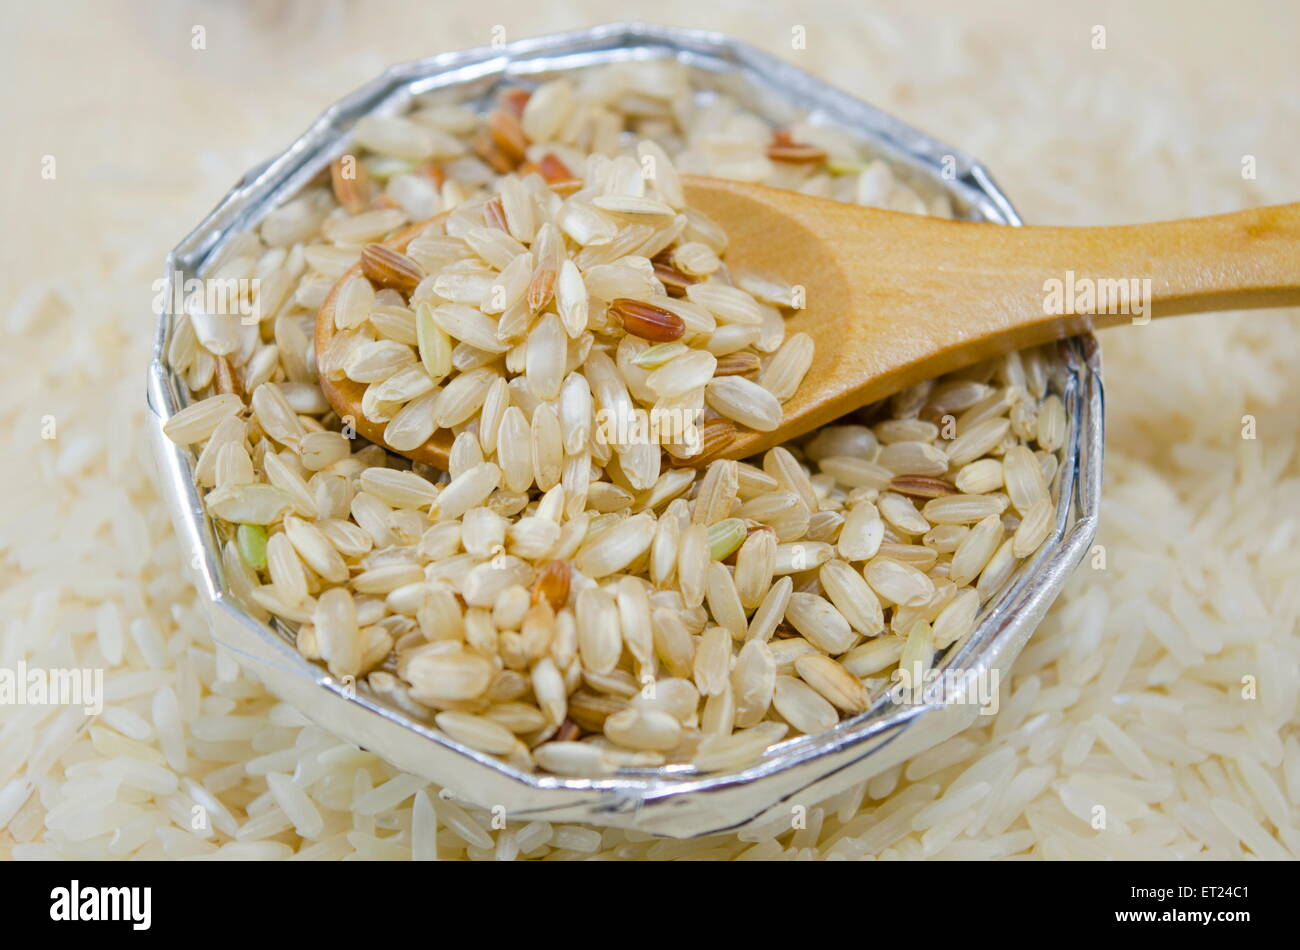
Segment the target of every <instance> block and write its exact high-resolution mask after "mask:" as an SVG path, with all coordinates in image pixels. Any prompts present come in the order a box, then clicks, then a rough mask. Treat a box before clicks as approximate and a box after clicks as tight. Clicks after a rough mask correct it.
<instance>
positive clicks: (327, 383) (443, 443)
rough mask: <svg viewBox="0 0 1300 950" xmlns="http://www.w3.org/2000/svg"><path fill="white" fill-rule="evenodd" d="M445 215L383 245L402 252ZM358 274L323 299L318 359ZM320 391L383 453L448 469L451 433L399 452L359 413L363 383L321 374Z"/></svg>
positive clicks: (357, 267)
mask: <svg viewBox="0 0 1300 950" xmlns="http://www.w3.org/2000/svg"><path fill="white" fill-rule="evenodd" d="M444 217H446V215H445V214H440V215H435V216H434V217H432V218H429V219H427V220H424V221H417V222H416V223H415V224H411V225H407V226H406V227H405V228H402V230H400V231H398V232H397V233H396V234H393V235H392V236H390V237H389V238H388V240H386V241H384V244H386V245H387V246H388V247H391V248H392V249H393V250H395V251H405V250H406V245H408V244H409V243H411V241H412V240H413V239H414V238H416V237H419V236H420V234H422V233H423V232H424V230H425V228H427V227H429V225H431V224H434V223H436V222H438V221H441V220H442V219H443V218H444ZM360 274H361V264H360V263H359V262H358V263H356V264H353V265H352V266H351V267H350V268H348V269H347V270H346V271H345V272H344V273H343V275H342V276H341V277H339V279H338V280H336V281H335V282H334V286H333V287H331V288H330V292H329V294H328V295H326V297H325V302H324V303H322V304H321V306H320V310H319V311H318V312H317V314H316V356H317V359H319V358H320V356H321V354H323V353H326V352H328V351H329V346H330V343H332V342H333V340H334V334H335V332H336V328H335V326H334V306H335V303H336V300H337V298H338V295H339V292H340V291H341V290H342V289H343V286H344V285H345V284H346V283H347V282H348V281H349V280H351V279H352V278H353V277H357V276H359V275H360ZM320 387H321V391H322V392H324V393H325V398H326V399H328V400H329V403H330V405H331V406H333V407H334V411H335V412H336V413H337V414H338V416H339V418H340V419H343V420H344V421H345V422H350V423H351V424H352V426H353V428H355V429H356V430H357V432H359V433H360V434H361V435H363V436H365V437H366V438H367V439H369V440H370V441H371V442H373V443H375V444H376V445H382V446H383V447H384V448H385V449H387V450H388V451H390V452H393V453H395V454H397V455H405V456H406V457H407V458H410V459H414V460H415V461H417V462H426V463H428V464H429V465H433V466H435V467H436V468H440V469H443V470H444V471H445V470H446V468H447V463H448V453H449V452H450V451H451V443H452V439H453V436H452V432H451V430H450V429H438V430H437V431H435V432H434V433H433V435H432V436H430V437H429V440H428V441H427V442H425V443H424V444H423V445H421V446H419V447H418V448H416V449H412V450H411V451H410V452H398V451H397V450H396V449H394V448H393V447H392V446H390V445H389V444H388V443H387V442H385V441H384V428H385V423H382V422H371V421H370V420H369V419H367V418H366V417H365V415H364V413H362V411H361V397H362V396H364V395H365V393H366V386H365V384H364V383H358V382H355V381H353V380H351V379H348V378H347V377H346V376H345V377H341V378H339V379H329V378H328V377H326V375H325V374H324V373H322V374H321V376H320Z"/></svg>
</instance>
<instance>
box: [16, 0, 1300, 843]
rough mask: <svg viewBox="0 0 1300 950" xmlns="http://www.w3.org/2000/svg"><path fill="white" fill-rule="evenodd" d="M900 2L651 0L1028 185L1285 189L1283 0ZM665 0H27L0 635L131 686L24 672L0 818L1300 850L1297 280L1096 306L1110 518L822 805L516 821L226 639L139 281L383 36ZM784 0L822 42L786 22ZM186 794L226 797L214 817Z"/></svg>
mask: <svg viewBox="0 0 1300 950" xmlns="http://www.w3.org/2000/svg"><path fill="white" fill-rule="evenodd" d="M897 6H898V5H895V4H884V3H860V4H855V5H853V6H851V7H850V6H848V5H845V4H841V3H812V2H803V3H793V2H790V3H787V2H772V3H768V4H765V5H764V8H763V15H762V16H761V17H756V16H754V15H753V7H752V4H741V3H736V2H721V3H715V4H712V5H709V6H708V8H707V11H708V12H707V16H702V15H701V12H700V11H701V10H703V9H704V8H702V7H701V6H700V5H699V4H697V3H690V2H674V0H664V2H662V3H659V4H656V5H655V6H654V10H653V12H654V14H655V16H656V18H657V19H658V20H659V22H663V23H669V24H673V25H679V26H687V27H698V28H708V29H714V30H720V31H725V32H729V33H732V34H734V35H736V36H738V37H740V38H741V39H743V40H746V41H748V42H750V43H753V44H755V45H757V46H760V47H762V48H764V49H767V50H769V51H771V52H773V53H775V54H776V55H778V56H782V57H784V58H786V59H788V60H790V61H792V62H794V63H795V64H797V65H800V66H803V67H804V68H807V69H810V70H811V71H813V72H815V73H817V74H818V75H820V76H822V77H824V78H825V79H828V80H830V81H831V82H833V83H835V84H837V85H839V86H841V87H843V88H845V89H847V90H848V91H850V92H852V93H855V94H857V95H859V96H861V97H863V98H865V99H867V100H869V101H871V102H873V103H875V104H877V105H879V106H881V107H882V108H884V109H886V110H888V111H891V112H894V113H896V114H897V115H899V116H901V117H902V118H903V119H905V120H907V121H909V122H911V123H913V124H915V125H917V126H919V127H921V128H923V129H925V130H927V131H929V132H932V133H935V134H937V135H939V136H940V137H941V138H944V139H946V140H947V141H950V142H953V143H954V144H956V145H958V146H959V147H961V148H963V149H965V150H966V151H968V152H970V153H973V154H975V155H977V156H979V157H980V158H981V159H983V160H984V161H985V163H986V164H987V165H988V166H989V167H990V168H991V169H992V170H993V172H994V173H995V175H996V176H997V178H998V181H999V183H1000V184H1001V185H1002V186H1003V188H1004V189H1005V190H1006V191H1007V193H1008V194H1009V195H1010V196H1011V198H1012V200H1013V201H1015V202H1016V204H1017V206H1018V208H1019V210H1020V212H1021V213H1022V215H1023V216H1024V218H1025V219H1026V220H1027V221H1029V222H1033V223H1059V224H1096V223H1103V222H1105V223H1121V222H1136V221H1145V220H1154V219H1159V218H1167V217H1177V216H1185V215H1197V214H1210V213H1216V212H1224V211H1230V210H1233V209H1236V208H1240V207H1244V206H1247V205H1254V204H1268V203H1281V202H1287V201H1295V200H1297V199H1300V148H1297V146H1298V145H1300V82H1297V66H1296V62H1295V59H1294V49H1293V48H1291V47H1292V45H1293V40H1294V37H1295V36H1297V35H1300V9H1298V8H1296V7H1295V6H1294V5H1293V4H1287V3H1284V2H1276V3H1272V2H1263V0H1256V2H1234V3H1226V2H1208V0H1207V2H1202V3H1197V4H1190V5H1189V4H1181V3H1175V2H1164V0H1161V2H1145V3H1141V4H1120V3H1096V4H1088V5H1087V6H1086V7H1085V6H1084V5H1081V4H1080V5H1068V6H1066V5H1061V6H1060V7H1051V8H1048V7H1047V6H1046V5H1043V4H1035V3H1030V2H1014V3H1013V2H1007V3H998V4H987V5H980V7H978V8H972V6H971V5H969V4H959V3H956V2H947V0H945V2H926V3H920V4H909V5H907V8H906V10H899V9H897ZM644 10H645V8H644V7H643V6H641V5H636V4H630V3H626V2H624V3H615V2H596V0H572V2H569V3H565V4H563V5H555V4H536V3H532V4H529V3H522V2H518V0H512V2H504V3H483V4H472V5H462V4H450V3H432V4H431V3H397V2H366V3H364V4H363V3H360V2H349V0H324V2H316V3H277V2H252V0H249V2H234V0H224V2H222V0H206V2H201V0H186V2H166V3H164V2H162V0H157V2H145V0H138V2H122V0H101V2H81V3H78V2H59V3H51V4H27V5H22V6H19V7H15V8H13V9H11V10H10V11H9V12H8V15H7V28H6V30H5V31H3V33H0V76H3V82H2V83H0V89H3V93H0V94H2V95H3V96H4V97H5V102H4V106H3V109H2V110H0V141H3V142H4V143H5V145H6V147H5V151H4V156H3V160H4V161H5V162H6V163H7V167H5V169H4V174H3V175H2V176H0V182H3V185H2V187H3V189H4V195H3V207H4V209H5V220H6V222H7V224H6V226H4V227H3V228H0V241H2V242H3V243H2V244H0V262H3V263H2V264H0V327H3V332H4V342H5V345H4V346H3V348H0V387H3V398H2V399H0V439H3V444H4V445H5V446H6V447H7V449H8V451H7V452H6V453H5V456H4V461H3V464H0V478H2V479H3V489H4V490H3V492H0V607H2V610H0V667H5V668H10V669H13V668H15V667H16V666H17V664H18V663H19V662H20V661H22V662H26V663H28V664H29V665H33V666H45V667H82V666H101V667H104V668H106V669H107V676H106V684H107V692H108V696H107V705H106V708H105V711H104V712H103V714H102V715H101V716H100V717H98V719H96V720H93V721H87V720H86V719H85V717H84V716H83V715H82V713H81V710H80V709H79V708H59V707H21V706H14V707H9V708H5V707H0V856H12V857H15V858H48V857H59V856H113V857H126V856H131V855H136V856H153V857H163V856H183V855H205V854H211V853H217V852H220V853H223V854H225V855H227V856H243V857H280V856H289V855H294V854H296V855H299V856H302V857H317V858H342V857H347V856H358V857H408V856H414V857H419V858H427V857H432V856H435V855H436V856H438V857H443V858H449V857H464V856H468V857H471V858H480V859H483V858H494V857H495V858H514V857H518V856H525V857H534V858H535V857H547V858H551V859H559V858H568V857H586V856H592V855H595V854H600V855H603V856H608V857H615V858H638V857H659V858H666V857H678V856H685V855H688V854H690V855H693V856H698V857H709V858H719V859H722V858H734V857H738V856H745V857H750V858H775V857H782V856H785V857H803V858H809V857H819V856H820V857H829V858H860V857H885V858H889V857H920V856H940V857H1001V856H1010V855H1017V856H1031V857H1040V858H1059V857H1069V856H1078V857H1096V858H1101V857H1120V858H1137V857H1152V858H1162V857H1170V858H1176V857H1184V858H1185V857H1194V856H1214V857H1243V856H1247V855H1255V856H1258V857H1265V858H1283V857H1295V856H1297V855H1300V830H1298V827H1297V826H1298V824H1300V823H1298V822H1297V807H1298V806H1300V735H1298V733H1297V727H1296V718H1297V716H1296V713H1297V695H1298V692H1297V681H1298V679H1300V636H1298V635H1297V634H1298V632H1300V631H1298V630H1297V619H1298V617H1300V585H1297V584H1296V583H1295V578H1296V576H1297V574H1300V553H1297V550H1298V548H1300V460H1298V459H1297V429H1298V428H1300V419H1298V418H1297V407H1300V373H1297V372H1296V369H1295V367H1296V365H1297V362H1298V361H1300V314H1297V312H1296V311H1294V310H1292V311H1277V312H1255V313H1250V314H1239V315H1220V314H1212V315H1211V314H1207V315H1203V316H1198V317H1191V318H1183V319H1180V320H1178V321H1168V322H1165V323H1162V324H1152V325H1150V326H1145V327H1140V328H1125V329H1118V330H1114V331H1110V332H1108V333H1107V334H1105V335H1104V337H1103V341H1102V342H1103V347H1104V350H1105V360H1106V382H1107V391H1108V392H1107V394H1108V424H1109V432H1108V455H1107V463H1106V501H1105V507H1104V521H1103V526H1102V530H1101V534H1100V537H1099V538H1098V542H1099V544H1100V545H1101V546H1102V547H1101V548H1099V549H1096V550H1095V551H1094V555H1093V557H1091V558H1090V559H1089V560H1088V561H1086V562H1085V563H1084V565H1083V566H1082V567H1081V568H1080V570H1079V572H1078V574H1077V576H1076V578H1075V579H1074V581H1073V582H1072V585H1071V587H1070V589H1069V591H1068V593H1067V594H1066V595H1065V596H1064V597H1062V599H1061V600H1060V601H1059V602H1058V604H1057V605H1056V607H1055V609H1054V610H1053V612H1052V614H1051V615H1050V616H1049V618H1048V620H1047V621H1046V622H1045V623H1044V625H1043V626H1042V628H1041V629H1040V630H1039V631H1038V632H1037V634H1036V635H1035V637H1034V639H1033V640H1032V641H1031V642H1030V645H1029V647H1028V649H1027V650H1026V651H1025V653H1024V654H1023V655H1022V657H1021V658H1020V660H1019V662H1018V663H1017V664H1016V667H1015V669H1014V674H1013V676H1012V677H1011V678H1010V681H1009V682H1004V684H1003V696H1002V711H1001V713H1000V714H999V716H998V717H997V718H995V719H992V720H987V719H982V720H980V722H979V724H978V725H977V727H976V728H974V729H972V730H969V731H967V732H966V733H963V734H961V735H959V736H957V737H955V738H953V739H951V740H949V741H948V742H946V743H944V744H943V745H942V746H940V747H938V748H936V749H934V750H932V751H931V752H928V753H926V754H924V755H923V756H921V757H919V758H917V759H914V760H913V761H912V762H910V763H908V764H906V765H904V766H902V767H900V768H898V769H894V770H891V771H890V772H888V773H886V774H884V775H882V776H879V777H878V778H876V779H874V780H872V781H871V782H869V783H867V784H866V786H864V787H860V788H858V789H856V790H853V791H852V792H851V793H848V794H845V795H841V796H839V797H838V798H837V799H835V800H832V801H830V802H827V803H823V804H822V805H820V806H818V807H815V808H813V809H811V810H810V812H809V821H808V823H807V827H805V828H802V829H799V830H793V831H792V830H790V829H788V828H768V829H754V830H751V831H749V832H745V833H742V835H741V836H739V837H738V836H736V835H720V836H714V837H711V838H708V839H702V840H697V841H692V842H655V841H653V840H650V839H648V838H647V836H644V835H637V834H628V833H623V832H616V831H604V832H602V831H600V830H596V829H589V828H584V827H578V826H567V827H555V828H552V827H550V826H549V825H546V824H545V823H541V822H534V823H531V824H526V825H525V824H519V823H514V824H511V825H510V826H509V827H508V828H507V829H506V830H503V831H502V830H493V829H490V828H488V827H487V826H486V824H481V823H479V822H478V821H476V820H475V819H474V817H473V816H470V815H468V814H467V813H465V812H463V811H462V810H461V809H459V808H458V807H456V806H455V805H453V804H451V803H449V802H444V801H441V800H440V799H439V798H438V795H437V789H436V788H434V787H432V786H428V785H427V784H426V783H424V782H423V781H420V780H416V779H413V778H411V777H409V776H403V775H400V774H398V773H397V772H396V771H395V770H393V769H391V768H390V767H388V766H387V765H386V764H384V763H383V762H381V761H379V760H377V759H375V758H374V757H373V756H371V755H369V754H368V753H365V752H363V751H361V750H357V749H355V748H352V747H350V746H347V745H346V744H344V743H342V742H341V741H340V740H338V739H336V738H334V737H333V736H331V735H329V734H328V733H326V732H324V731H323V730H320V729H319V728H317V727H314V726H311V725H308V724H307V723H306V720H304V719H303V718H302V717H301V716H300V715H299V714H297V713H296V712H294V711H293V710H291V709H289V708H287V707H284V706H283V705H281V704H278V703H277V702H276V701H275V700H274V699H273V698H272V697H270V696H269V695H267V694H266V693H265V692H264V691H263V689H262V688H261V686H260V685H259V684H258V683H257V682H255V681H253V680H251V679H249V678H248V677H246V676H244V675H243V674H242V673H240V672H239V670H238V668H237V667H236V666H235V664H234V662H233V661H232V660H231V659H230V658H229V657H227V656H224V655H221V654H219V653H217V652H215V651H214V649H213V646H212V644H211V641H210V640H209V638H208V636H207V631H206V627H205V625H204V623H203V620H202V617H201V616H200V615H199V613H198V611H197V607H196V603H195V596H194V594H193V592H192V590H191V588H190V587H189V584H188V580H187V578H186V575H185V573H184V564H183V562H184V560H185V559H186V558H187V557H188V554H187V552H184V551H181V550H180V549H179V548H178V545H177V542H176V539H175V538H174V536H173V533H172V530H171V526H170V523H169V521H168V518H167V515H166V512H165V510H164V509H163V507H162V505H161V503H160V502H159V499H158V498H157V495H156V493H155V490H154V488H153V485H152V478H153V473H152V463H151V460H150V458H149V455H148V448H147V445H146V443H145V441H144V435H143V430H142V424H143V417H144V394H143V385H142V384H143V381H144V368H145V364H146V362H147V359H148V353H149V347H150V341H151V336H152V332H153V324H154V318H153V315H152V312H151V310H150V301H151V298H152V296H153V292H152V290H151V284H152V282H153V280H154V279H155V278H156V277H157V276H159V275H160V273H161V269H162V261H163V257H164V256H165V254H166V253H167V251H168V249H169V248H170V247H171V246H172V245H173V244H175V243H176V241H177V240H179V238H180V237H182V236H183V235H184V234H185V233H186V232H187V231H188V230H189V229H190V228H191V227H193V225H194V224H196V223H197V222H198V221H199V219H200V218H201V217H202V216H203V215H204V214H205V213H206V212H207V211H208V210H209V209H210V208H211V207H212V206H213V205H214V204H215V203H216V202H217V201H218V200H219V199H220V198H221V196H222V195H223V194H224V193H225V191H226V190H227V189H228V188H229V187H230V186H231V185H232V184H233V183H234V182H235V181H236V180H237V179H238V177H239V176H240V175H241V174H242V173H243V171H244V170H245V169H246V168H248V167H249V166H251V165H252V164H254V163H255V162H256V161H259V160H261V159H263V158H265V157H267V156H269V155H271V154H274V153H275V152H277V151H279V150H280V149H281V148H283V147H284V146H285V145H287V144H288V143H289V142H290V141H292V139H293V138H294V137H296V136H297V134H298V133H299V132H300V131H302V130H303V129H304V128H305V127H306V126H307V124H308V123H309V122H310V121H311V119H312V118H313V117H315V115H316V114H317V113H319V112H320V111H321V110H322V109H323V108H324V107H325V106H326V105H328V104H329V103H331V102H332V101H334V100H335V99H337V98H338V97H340V96H341V95H343V94H345V93H347V92H348V91H350V90H351V89H353V88H355V87H356V86H357V85H359V84H361V83H363V82H365V81H366V80H368V79H370V78H372V77H373V76H374V75H375V74H377V73H378V72H379V71H380V70H381V69H382V68H384V67H385V66H386V65H389V64H391V63H394V62H398V61H403V60H407V59H414V58H418V57H420V56H424V55H429V54H431V53H435V52H441V51H444V50H450V49H459V48H464V47H470V46H480V45H484V44H486V43H488V42H490V41H491V39H492V38H493V32H494V29H495V30H504V35H505V36H506V37H507V38H509V39H515V38H520V37H524V36H530V35H537V34H541V33H547V32H555V31H558V30H564V29H573V28H579V27H585V26H591V25H595V24H598V23H602V22H608V21H612V20H619V19H632V18H636V17H637V16H638V15H639V14H642V13H643V12H644ZM796 27H802V28H803V29H804V32H805V34H806V38H807V39H806V48H805V49H793V48H792V44H791V37H792V31H794V30H795V28H796ZM1098 27H1102V28H1104V34H1105V48H1104V49H1096V48H1094V45H1095V39H1096V37H1098V35H1099V34H1098V32H1097V28H1098ZM196 28H201V30H199V29H196ZM199 36H201V37H202V41H203V42H202V43H201V44H200V43H199V42H198V41H197V39H198V37H199ZM1288 37H1290V38H1291V39H1290V40H1288V39H1287V38H1288ZM196 47H201V48H196ZM51 171H52V172H53V175H52V177H51V175H50V172H51ZM1244 171H1245V172H1247V173H1250V172H1252V171H1253V176H1252V175H1251V174H1244V173H1243V172H1244ZM50 435H53V436H54V438H49V437H48V436H50ZM1248 435H1253V436H1254V437H1253V438H1247V437H1245V436H1248ZM291 777H294V778H296V779H297V781H293V780H291ZM304 787H305V788H307V789H308V792H306V793H304V792H303V791H302V789H303V788H304ZM194 804H199V805H201V806H203V808H204V809H206V811H207V813H208V815H209V816H210V819H211V824H210V827H209V828H208V829H206V830H204V831H199V832H197V833H196V832H193V831H192V830H191V828H190V814H191V808H192V806H193V805H194ZM1097 805H1102V806H1104V809H1105V814H1106V816H1107V818H1106V822H1105V827H1104V828H1099V827H1097V822H1096V821H1095V820H1094V818H1095V815H1096V812H1095V810H1094V809H1095V806H1097Z"/></svg>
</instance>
